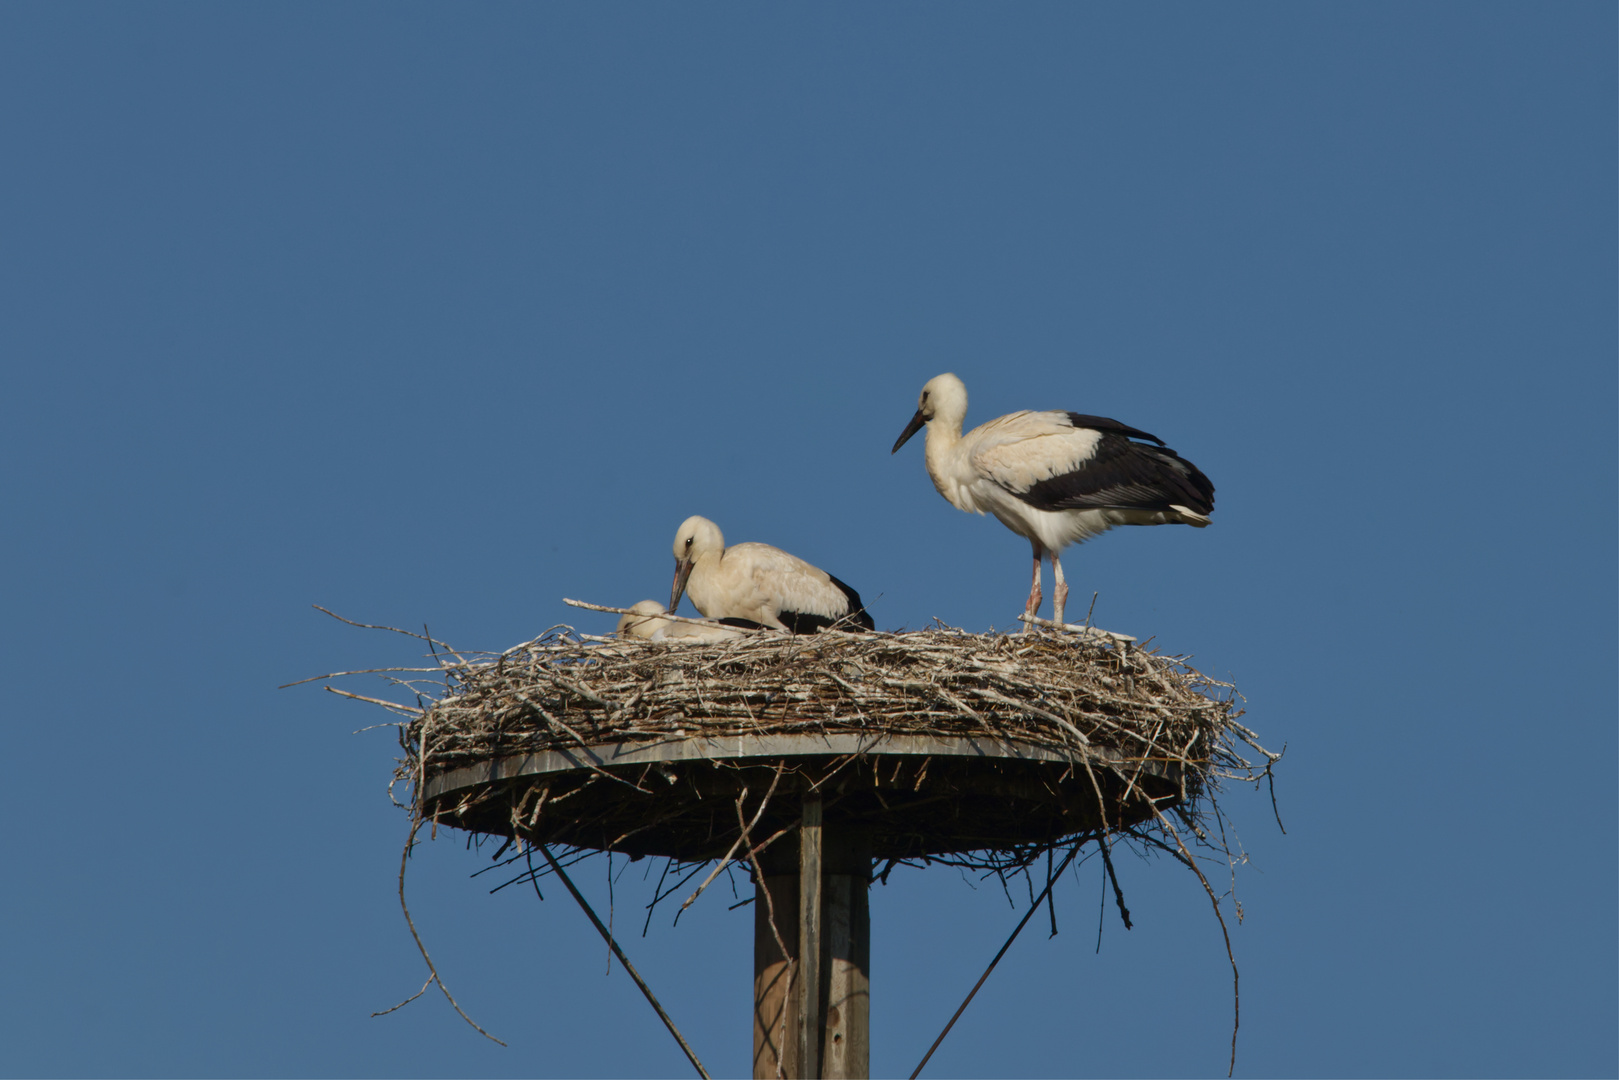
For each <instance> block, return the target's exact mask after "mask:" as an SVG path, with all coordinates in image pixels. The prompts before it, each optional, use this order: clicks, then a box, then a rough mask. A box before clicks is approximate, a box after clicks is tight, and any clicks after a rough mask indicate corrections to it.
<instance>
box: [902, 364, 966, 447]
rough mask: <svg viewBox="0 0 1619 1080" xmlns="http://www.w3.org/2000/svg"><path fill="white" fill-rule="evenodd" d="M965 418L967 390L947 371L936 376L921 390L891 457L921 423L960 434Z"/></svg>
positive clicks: (919, 429) (964, 385) (914, 432)
mask: <svg viewBox="0 0 1619 1080" xmlns="http://www.w3.org/2000/svg"><path fill="white" fill-rule="evenodd" d="M966 418H967V387H966V384H964V383H963V382H962V381H961V380H960V379H958V378H956V377H955V376H954V375H952V374H950V373H949V372H945V373H944V374H943V375H935V376H933V378H931V379H929V380H928V381H927V385H925V386H923V387H922V395H921V396H920V397H919V398H917V399H916V415H915V416H913V417H911V422H910V423H909V424H906V425H905V430H904V431H902V432H900V435H899V441H898V442H896V443H895V444H894V449H892V450H890V451H889V453H890V454H897V453H899V448H900V447H902V446H904V445H905V443H906V442H907V441H909V439H910V437H911V436H912V435H915V434H916V433H917V432H918V431H921V430H922V425H923V424H931V423H933V421H935V420H938V421H940V422H941V423H943V424H944V425H945V426H946V427H948V428H951V429H952V430H954V431H955V432H956V433H957V434H958V435H959V434H960V433H961V422H962V421H963V420H965V419H966Z"/></svg>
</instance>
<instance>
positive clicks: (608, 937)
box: [535, 844, 713, 1080]
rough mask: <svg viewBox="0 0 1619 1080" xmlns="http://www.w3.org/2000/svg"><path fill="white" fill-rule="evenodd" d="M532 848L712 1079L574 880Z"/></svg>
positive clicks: (543, 852) (699, 1068)
mask: <svg viewBox="0 0 1619 1080" xmlns="http://www.w3.org/2000/svg"><path fill="white" fill-rule="evenodd" d="M535 846H536V847H538V848H539V849H540V854H541V855H544V856H545V861H546V862H548V863H550V864H551V872H552V873H554V874H556V876H557V877H558V878H560V879H561V881H562V884H563V885H564V886H566V887H567V889H568V891H569V892H570V893H572V894H573V898H574V899H575V900H577V901H578V902H579V906H580V907H581V908H584V911H585V914H586V915H589V916H590V921H591V923H592V925H594V926H595V927H596V932H597V933H598V934H600V935H601V936H602V939H603V940H604V941H606V942H607V947H608V948H609V949H612V950H613V955H614V956H616V957H618V962H619V963H620V964H621V965H623V967H624V970H625V971H626V972H627V973H628V974H629V976H630V978H632V979H634V980H635V985H636V986H638V987H640V988H641V993H643V994H645V995H646V1000H647V1003H648V1004H649V1005H651V1006H652V1011H653V1012H656V1013H657V1014H658V1019H659V1020H662V1021H663V1026H664V1027H666V1028H668V1029H669V1034H671V1035H673V1036H674V1037H675V1042H677V1043H679V1044H680V1048H681V1049H682V1050H684V1051H685V1052H686V1058H687V1060H688V1061H690V1062H691V1064H692V1067H693V1068H694V1069H696V1070H697V1075H698V1076H701V1077H702V1078H703V1080H713V1078H712V1077H710V1076H709V1075H708V1070H707V1069H705V1068H703V1063H702V1062H701V1061H698V1060H697V1052H696V1051H695V1050H693V1049H692V1048H691V1044H690V1043H688V1042H686V1037H685V1036H684V1035H682V1034H681V1033H680V1029H679V1028H677V1027H675V1022H674V1021H673V1020H671V1019H669V1014H668V1013H666V1012H664V1011H663V1006H662V1005H659V1004H658V998H657V995H656V994H654V993H653V992H652V988H651V987H650V986H648V985H647V984H646V980H645V979H643V978H641V973H640V972H639V971H636V970H635V965H634V964H632V963H630V958H629V957H627V956H625V955H624V950H623V949H620V948H619V947H618V942H616V941H614V940H613V935H612V933H611V932H610V931H609V930H608V929H607V927H605V926H603V925H602V921H601V920H600V919H598V918H597V917H596V913H595V912H594V911H593V910H591V907H590V904H589V903H588V902H587V901H586V900H585V898H584V897H583V896H581V895H580V894H579V890H578V889H577V888H575V887H574V884H573V880H572V879H571V878H569V877H568V874H567V872H566V871H565V870H563V869H562V867H561V865H560V864H558V863H557V860H556V857H555V856H554V855H552V854H551V849H550V848H548V847H546V846H545V845H544V844H536V845H535Z"/></svg>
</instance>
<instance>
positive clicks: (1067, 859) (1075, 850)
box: [541, 843, 1083, 1080]
mask: <svg viewBox="0 0 1619 1080" xmlns="http://www.w3.org/2000/svg"><path fill="white" fill-rule="evenodd" d="M1081 846H1083V843H1080V844H1075V845H1074V846H1073V847H1072V848H1070V849H1069V850H1068V854H1067V855H1066V856H1064V857H1063V860H1062V865H1061V866H1059V867H1057V872H1056V873H1055V874H1053V875H1052V876H1051V877H1049V878H1047V879H1046V887H1045V888H1044V889H1041V890H1040V897H1039V899H1037V900H1035V902H1034V903H1032V904H1030V905H1029V910H1028V911H1026V912H1024V914H1023V918H1022V919H1020V920H1018V924H1017V929H1015V930H1013V931H1012V936H1011V937H1009V938H1007V939H1006V944H1005V945H1002V946H1001V951H1000V952H998V953H996V954H995V959H993V960H991V961H990V962H989V967H987V968H985V969H984V973H983V974H982V975H980V976H978V981H977V982H976V983H974V984H973V988H972V990H970V991H968V993H967V999H966V1000H965V1001H963V1002H962V1003H961V1007H960V1008H959V1009H957V1010H956V1014H955V1015H954V1016H952V1017H951V1018H950V1022H949V1023H948V1024H946V1025H945V1026H944V1030H943V1031H941V1032H939V1037H938V1038H937V1039H934V1040H933V1045H932V1046H930V1047H928V1052H927V1053H925V1054H923V1055H922V1060H921V1061H920V1062H918V1063H917V1066H916V1071H915V1072H913V1073H911V1080H916V1078H917V1077H918V1076H921V1075H922V1070H923V1069H924V1068H926V1067H927V1063H928V1059H929V1058H931V1057H932V1056H933V1051H935V1050H937V1049H938V1048H939V1044H940V1043H942V1042H944V1037H945V1036H946V1035H948V1034H950V1029H951V1028H953V1027H955V1026H956V1021H957V1020H960V1019H961V1014H962V1013H964V1012H966V1011H967V1006H968V1005H971V1004H972V1000H973V998H974V997H975V996H977V994H978V988H979V987H981V986H983V985H984V980H985V979H987V978H989V973H990V972H992V971H994V970H995V965H996V964H998V963H1000V962H1001V957H1003V956H1005V955H1006V950H1007V949H1010V948H1011V947H1012V942H1014V941H1016V940H1017V936H1018V935H1019V934H1021V933H1022V932H1023V928H1024V927H1025V926H1027V925H1028V923H1029V920H1030V919H1032V918H1033V917H1034V913H1035V912H1037V911H1039V910H1040V905H1041V903H1042V902H1043V901H1044V900H1045V898H1046V896H1047V895H1048V894H1049V893H1050V892H1051V887H1052V886H1053V885H1055V884H1056V883H1057V878H1059V877H1061V876H1062V872H1063V871H1064V870H1066V869H1068V864H1069V863H1071V862H1073V861H1074V856H1075V855H1078V854H1079V849H1080V847H1081ZM541 850H544V849H543V848H542V849H541Z"/></svg>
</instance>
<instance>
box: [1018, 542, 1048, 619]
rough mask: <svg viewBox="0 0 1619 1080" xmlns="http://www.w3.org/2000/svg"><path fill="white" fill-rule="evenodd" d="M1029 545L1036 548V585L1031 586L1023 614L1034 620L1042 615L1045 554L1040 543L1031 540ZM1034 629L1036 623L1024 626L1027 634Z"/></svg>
mask: <svg viewBox="0 0 1619 1080" xmlns="http://www.w3.org/2000/svg"><path fill="white" fill-rule="evenodd" d="M1029 544H1030V546H1032V547H1033V548H1034V583H1033V584H1032V585H1030V586H1029V602H1028V603H1027V604H1025V605H1024V606H1023V613H1024V614H1025V615H1027V616H1028V617H1029V618H1031V619H1032V618H1034V617H1035V616H1036V615H1038V614H1040V556H1042V555H1044V554H1045V552H1044V550H1043V549H1042V548H1041V547H1040V541H1038V540H1030V541H1029ZM1033 629H1034V623H1032V622H1026V623H1024V624H1023V632H1024V633H1025V634H1027V633H1028V632H1029V631H1031V630H1033Z"/></svg>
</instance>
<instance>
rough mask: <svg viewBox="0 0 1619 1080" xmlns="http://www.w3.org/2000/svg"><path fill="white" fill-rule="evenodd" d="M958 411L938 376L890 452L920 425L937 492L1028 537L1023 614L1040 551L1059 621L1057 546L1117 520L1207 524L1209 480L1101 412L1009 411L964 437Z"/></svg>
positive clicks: (958, 394) (1032, 607)
mask: <svg viewBox="0 0 1619 1080" xmlns="http://www.w3.org/2000/svg"><path fill="white" fill-rule="evenodd" d="M966 416H967V387H966V386H965V385H963V384H962V381H961V380H960V379H958V378H956V377H955V376H954V375H949V374H945V375H936V376H934V377H933V378H932V379H929V380H928V382H927V385H926V386H924V387H922V396H921V398H920V399H919V401H918V402H917V407H916V415H915V416H913V417H911V422H910V423H909V424H907V425H906V427H905V430H904V432H902V433H901V434H900V437H899V441H898V442H896V443H894V449H893V450H892V451H890V452H891V453H898V452H899V448H900V447H902V446H904V445H905V442H906V440H907V439H909V438H910V437H911V436H912V435H915V434H916V433H917V431H918V430H919V429H920V428H921V427H922V425H923V424H926V425H927V428H928V435H927V446H926V451H925V456H926V458H927V466H928V475H929V476H930V477H932V478H933V486H934V487H936V488H938V489H939V494H940V495H943V496H944V497H945V498H946V499H948V500H949V501H950V504H951V505H952V506H954V507H956V508H957V509H959V510H967V511H970V512H972V513H975V514H985V513H989V514H994V515H995V516H996V517H997V518H999V519H1000V522H1001V524H1002V525H1005V526H1006V527H1007V528H1008V529H1011V530H1012V531H1013V532H1015V533H1017V534H1018V535H1019V536H1023V537H1027V538H1028V541H1029V543H1030V545H1032V546H1033V548H1034V583H1033V584H1032V585H1031V586H1030V588H1029V600H1028V604H1027V606H1026V607H1025V608H1024V611H1025V612H1026V613H1027V614H1028V615H1029V616H1030V617H1031V618H1032V617H1033V616H1034V614H1035V613H1036V612H1037V611H1039V610H1040V558H1041V556H1042V555H1046V554H1049V555H1050V556H1051V572H1052V576H1053V577H1055V578H1056V580H1057V590H1056V595H1055V596H1054V597H1052V608H1053V617H1054V621H1055V622H1057V623H1061V622H1062V621H1063V605H1064V603H1065V602H1066V601H1067V599H1068V584H1067V582H1065V581H1064V580H1063V576H1062V563H1061V562H1060V561H1058V556H1059V554H1060V553H1061V552H1062V549H1063V548H1065V547H1067V546H1068V545H1069V544H1072V543H1075V542H1082V541H1085V540H1089V539H1090V538H1091V537H1093V536H1097V535H1100V534H1101V533H1104V532H1106V531H1107V530H1109V529H1111V528H1112V527H1113V526H1115V525H1192V526H1194V527H1196V528H1199V529H1201V528H1203V527H1204V526H1206V525H1208V524H1209V517H1208V515H1209V514H1210V513H1211V512H1213V510H1214V485H1213V484H1212V483H1210V482H1209V478H1208V477H1206V476H1204V475H1203V474H1202V473H1201V472H1200V471H1198V468H1197V466H1196V465H1193V464H1192V463H1191V462H1190V461H1187V460H1185V459H1184V458H1182V457H1181V456H1180V455H1179V454H1176V453H1175V451H1173V450H1171V449H1169V448H1168V447H1167V446H1165V445H1164V441H1163V440H1162V439H1160V438H1158V437H1157V436H1156V435H1149V434H1147V433H1146V432H1145V431H1140V430H1138V429H1136V428H1133V427H1130V426H1129V425H1127V424H1121V423H1119V422H1118V421H1117V420H1110V419H1108V418H1107V417H1105V416H1085V415H1082V414H1080V413H1071V412H1056V411H1053V412H1028V411H1024V412H1015V413H1008V414H1007V415H1005V416H1001V417H997V418H996V419H994V420H991V421H989V422H988V423H987V424H980V425H979V426H978V427H975V428H973V429H972V430H971V431H969V432H968V433H967V434H966V435H963V434H962V433H961V422H962V421H963V420H964V419H966ZM1137 439H1141V440H1146V442H1136V441H1134V440H1137ZM1147 442H1153V443H1157V444H1158V445H1157V446H1149V445H1147ZM1032 628H1033V627H1032V624H1030V623H1025V624H1024V630H1026V631H1027V630H1030V629H1032Z"/></svg>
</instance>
